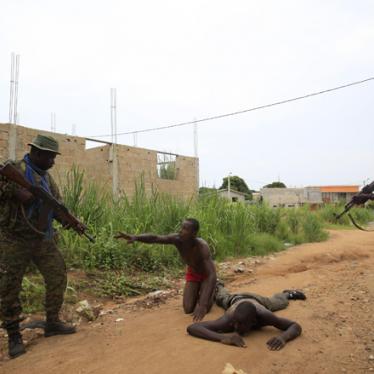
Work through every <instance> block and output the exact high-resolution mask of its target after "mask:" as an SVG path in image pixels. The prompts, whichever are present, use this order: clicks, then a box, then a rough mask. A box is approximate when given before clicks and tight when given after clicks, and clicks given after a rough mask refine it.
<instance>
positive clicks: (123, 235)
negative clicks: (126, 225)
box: [114, 231, 136, 244]
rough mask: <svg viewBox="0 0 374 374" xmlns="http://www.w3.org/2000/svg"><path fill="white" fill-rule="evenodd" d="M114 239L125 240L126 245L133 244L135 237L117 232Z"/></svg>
mask: <svg viewBox="0 0 374 374" xmlns="http://www.w3.org/2000/svg"><path fill="white" fill-rule="evenodd" d="M114 238H115V239H125V240H127V244H131V243H134V242H135V241H136V236H135V235H129V234H125V233H124V232H121V231H120V232H118V233H117V234H116V235H114Z"/></svg>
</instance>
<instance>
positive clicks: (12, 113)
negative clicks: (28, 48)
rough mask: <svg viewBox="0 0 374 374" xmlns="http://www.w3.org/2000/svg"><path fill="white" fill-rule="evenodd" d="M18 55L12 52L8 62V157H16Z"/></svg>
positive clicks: (12, 158)
mask: <svg viewBox="0 0 374 374" xmlns="http://www.w3.org/2000/svg"><path fill="white" fill-rule="evenodd" d="M19 61H20V56H19V55H16V54H15V53H14V52H12V54H11V62H10V94H9V123H10V127H9V138H8V139H9V140H8V150H9V155H8V157H9V159H11V160H15V159H16V153H17V152H16V151H17V127H16V126H17V122H18V117H19V116H18V78H19Z"/></svg>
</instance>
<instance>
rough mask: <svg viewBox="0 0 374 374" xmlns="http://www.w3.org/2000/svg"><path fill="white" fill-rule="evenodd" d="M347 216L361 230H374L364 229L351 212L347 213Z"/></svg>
mask: <svg viewBox="0 0 374 374" xmlns="http://www.w3.org/2000/svg"><path fill="white" fill-rule="evenodd" d="M347 216H348V217H349V219H350V220H351V222H352V224H353V226H355V227H357V228H358V229H359V230H361V231H368V232H370V231H374V230H368V229H364V228H363V227H361V226H360V225H359V224H358V223H357V222H356V221H355V220H354V218H353V217H352V215H351V213H347Z"/></svg>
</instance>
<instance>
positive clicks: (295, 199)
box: [261, 188, 305, 208]
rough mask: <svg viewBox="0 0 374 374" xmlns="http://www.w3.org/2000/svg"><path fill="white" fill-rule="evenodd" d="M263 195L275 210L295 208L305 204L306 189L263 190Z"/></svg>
mask: <svg viewBox="0 0 374 374" xmlns="http://www.w3.org/2000/svg"><path fill="white" fill-rule="evenodd" d="M261 195H262V198H263V201H264V202H265V203H267V204H268V205H269V206H271V207H273V208H278V207H286V208H294V207H299V206H301V205H303V204H304V203H305V198H304V188H262V189H261Z"/></svg>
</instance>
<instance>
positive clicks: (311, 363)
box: [0, 230, 374, 374]
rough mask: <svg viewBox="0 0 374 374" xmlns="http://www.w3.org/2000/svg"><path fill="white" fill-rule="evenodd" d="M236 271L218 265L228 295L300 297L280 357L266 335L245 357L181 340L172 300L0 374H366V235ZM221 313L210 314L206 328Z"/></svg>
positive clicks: (370, 337)
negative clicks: (234, 373)
mask: <svg viewBox="0 0 374 374" xmlns="http://www.w3.org/2000/svg"><path fill="white" fill-rule="evenodd" d="M235 263H238V261H236V262H235ZM241 266H242V267H243V268H244V271H243V272H242V273H240V274H235V275H233V271H232V264H230V263H228V264H226V265H223V266H221V269H222V271H223V272H224V273H225V274H226V278H227V275H230V274H231V277H229V282H228V283H227V287H228V288H229V289H230V290H232V291H234V290H235V291H239V290H249V291H252V292H257V293H260V294H264V295H270V294H272V293H274V292H277V291H280V290H283V289H287V288H299V289H303V290H304V291H305V293H306V294H307V296H308V299H307V300H306V301H294V302H291V303H290V306H289V307H288V309H286V310H283V311H280V312H278V313H279V315H282V316H285V317H288V318H290V319H293V320H296V321H298V322H299V323H300V324H301V325H302V327H303V333H302V335H301V336H300V337H299V338H298V339H296V340H294V341H292V342H290V343H289V344H287V346H286V347H285V348H284V349H283V350H281V351H278V352H272V351H269V350H268V349H267V348H266V345H265V343H266V341H267V340H268V339H269V338H270V337H272V336H274V335H275V334H276V333H277V332H276V330H274V329H273V328H266V329H263V330H261V331H256V332H254V333H253V334H251V335H250V336H249V337H247V338H246V342H247V345H248V347H247V348H237V347H231V346H226V345H223V344H219V343H213V342H208V341H204V340H200V339H196V338H193V337H191V336H189V335H187V333H186V327H187V325H188V324H189V323H191V316H186V315H184V314H183V313H182V310H181V296H175V297H172V298H170V299H169V300H167V302H166V303H165V304H162V305H161V306H159V307H156V308H153V309H147V308H142V309H141V310H137V309H136V308H132V309H131V308H128V306H126V305H123V306H121V307H120V308H118V309H116V310H115V311H114V312H113V313H111V314H106V315H105V316H102V317H100V318H99V319H98V320H96V321H95V322H93V323H91V324H86V325H81V326H80V328H79V333H77V334H75V335H71V336H63V337H51V338H47V339H46V338H44V337H38V338H36V339H34V340H33V342H32V344H31V345H29V346H28V353H27V354H26V355H23V356H21V357H19V358H17V359H15V360H9V359H6V360H3V361H1V362H0V373H1V374H5V373H6V374H11V373H14V374H44V373H51V372H53V373H54V374H59V373H67V374H73V373H76V374H88V373H95V374H98V373H109V374H116V373H142V374H143V373H157V374H160V373H162V374H168V373H173V374H175V373H178V374H179V373H180V374H183V373H195V372H198V373H202V374H203V373H206V374H213V373H217V374H218V373H222V370H223V369H224V366H225V364H226V363H231V364H232V365H233V366H234V367H235V368H236V369H242V370H243V371H244V372H246V373H248V374H252V373H261V374H266V373H287V374H288V373H329V374H331V373H344V372H345V373H366V372H368V373H369V372H374V329H373V327H374V322H373V315H374V306H373V305H374V271H373V269H374V233H366V232H360V231H358V230H346V231H331V235H330V239H329V240H328V241H326V242H323V243H314V244H305V245H300V246H297V247H293V248H290V249H288V250H287V251H284V252H282V253H279V254H276V255H274V256H270V257H268V258H267V259H265V260H261V261H255V262H253V261H252V262H251V261H249V262H248V261H244V262H243V264H242V265H241ZM242 270H243V269H242ZM221 314H222V310H220V309H219V308H218V307H214V308H213V310H212V312H211V313H210V314H209V315H208V316H207V317H206V319H213V318H216V317H218V316H220V315H221ZM116 320H117V321H116Z"/></svg>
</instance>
